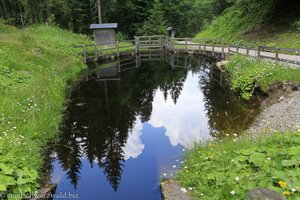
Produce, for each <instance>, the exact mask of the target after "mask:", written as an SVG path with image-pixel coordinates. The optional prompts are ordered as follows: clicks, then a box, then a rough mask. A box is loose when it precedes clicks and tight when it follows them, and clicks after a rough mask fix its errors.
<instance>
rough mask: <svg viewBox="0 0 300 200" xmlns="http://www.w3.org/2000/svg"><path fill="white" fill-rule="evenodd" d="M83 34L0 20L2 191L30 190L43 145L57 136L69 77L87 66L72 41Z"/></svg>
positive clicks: (84, 40)
mask: <svg viewBox="0 0 300 200" xmlns="http://www.w3.org/2000/svg"><path fill="white" fill-rule="evenodd" d="M80 43H89V39H88V38H87V37H85V36H80V35H75V34H73V33H71V32H68V31H64V30H61V29H59V28H56V27H49V26H36V27H30V28H27V29H25V30H18V29H16V28H13V27H9V26H5V25H3V23H1V22H0V57H1V59H0V95H1V98H0V124H1V126H0V192H1V191H3V192H5V193H14V194H19V193H20V192H23V193H24V192H29V191H34V190H35V189H36V187H37V184H36V182H37V180H38V179H39V175H38V172H39V170H40V167H41V165H42V162H43V161H42V157H43V155H42V151H41V150H42V149H43V148H44V147H46V145H47V142H48V141H49V140H50V139H54V138H56V137H57V134H58V128H59V123H60V121H61V116H62V112H63V111H64V103H65V96H66V89H67V87H68V85H67V81H68V80H72V79H75V78H76V76H77V74H78V73H79V72H80V71H81V69H83V68H84V67H85V66H84V64H83V63H82V62H81V59H80V57H78V56H77V55H76V52H75V50H74V49H73V48H72V46H73V45H77V44H80Z"/></svg>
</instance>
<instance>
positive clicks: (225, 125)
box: [199, 69, 256, 136]
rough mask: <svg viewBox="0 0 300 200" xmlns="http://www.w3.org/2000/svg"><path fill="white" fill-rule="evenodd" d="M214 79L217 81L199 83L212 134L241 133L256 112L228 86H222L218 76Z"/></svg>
mask: <svg viewBox="0 0 300 200" xmlns="http://www.w3.org/2000/svg"><path fill="white" fill-rule="evenodd" d="M215 70H216V69H215ZM219 73H220V72H219ZM208 77H210V76H208ZM214 77H215V78H216V80H213V79H212V78H206V79H205V78H201V79H200V81H199V84H200V87H201V89H202V91H203V93H204V102H205V109H206V112H207V114H206V115H207V117H208V122H209V126H210V129H211V134H212V135H214V136H217V135H216V134H217V133H223V134H224V133H239V132H240V131H242V130H244V129H245V128H247V126H248V125H249V124H250V123H251V122H252V120H253V119H254V117H255V115H256V112H255V111H254V110H252V109H251V107H250V106H249V105H246V104H243V103H241V102H240V101H239V100H238V98H237V97H236V95H235V94H233V93H232V92H231V91H230V89H229V88H228V86H227V85H226V84H225V85H222V86H220V82H219V81H218V79H219V75H218V74H214Z"/></svg>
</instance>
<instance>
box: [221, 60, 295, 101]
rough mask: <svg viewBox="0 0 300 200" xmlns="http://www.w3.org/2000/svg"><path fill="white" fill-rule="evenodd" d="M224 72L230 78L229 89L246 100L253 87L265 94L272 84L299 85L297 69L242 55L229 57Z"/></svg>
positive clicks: (249, 96) (250, 94) (250, 95)
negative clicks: (289, 83) (290, 82)
mask: <svg viewBox="0 0 300 200" xmlns="http://www.w3.org/2000/svg"><path fill="white" fill-rule="evenodd" d="M225 70H226V72H227V73H228V74H229V76H230V78H229V79H230V85H231V89H232V90H233V91H234V92H236V93H238V94H239V95H241V97H242V98H243V99H246V100H249V99H250V98H251V97H252V94H253V91H254V89H255V87H260V88H261V89H262V90H263V91H265V92H266V91H267V89H268V87H269V86H270V85H271V84H273V83H277V82H283V81H292V82H294V83H300V77H299V74H300V69H298V68H291V67H289V66H285V65H283V64H279V63H274V62H271V61H265V60H257V59H255V58H250V57H246V56H242V55H235V56H232V57H230V58H229V62H228V64H227V65H226V66H225Z"/></svg>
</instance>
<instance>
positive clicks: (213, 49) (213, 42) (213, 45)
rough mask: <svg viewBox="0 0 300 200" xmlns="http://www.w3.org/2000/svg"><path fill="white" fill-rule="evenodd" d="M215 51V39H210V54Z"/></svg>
mask: <svg viewBox="0 0 300 200" xmlns="http://www.w3.org/2000/svg"><path fill="white" fill-rule="evenodd" d="M214 53H215V39H212V54H214Z"/></svg>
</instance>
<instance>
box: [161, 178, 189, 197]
mask: <svg viewBox="0 0 300 200" xmlns="http://www.w3.org/2000/svg"><path fill="white" fill-rule="evenodd" d="M160 188H161V193H162V198H163V199H164V200H193V198H192V194H191V192H190V191H189V190H187V189H185V188H182V187H181V186H180V185H179V183H178V182H177V181H176V180H173V179H163V180H162V181H161V183H160Z"/></svg>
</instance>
